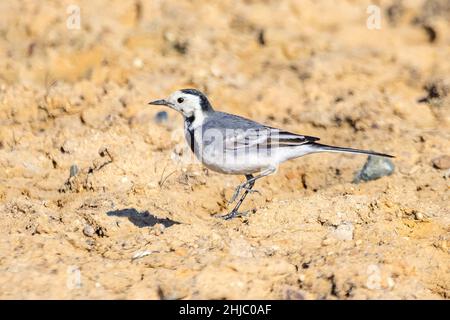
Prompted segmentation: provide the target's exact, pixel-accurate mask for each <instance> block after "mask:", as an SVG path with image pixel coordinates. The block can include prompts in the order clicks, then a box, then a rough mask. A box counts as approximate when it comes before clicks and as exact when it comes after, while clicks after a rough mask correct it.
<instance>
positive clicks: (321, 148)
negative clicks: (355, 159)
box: [309, 142, 394, 158]
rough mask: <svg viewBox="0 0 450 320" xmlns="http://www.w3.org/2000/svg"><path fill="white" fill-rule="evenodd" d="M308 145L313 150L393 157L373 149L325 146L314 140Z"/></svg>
mask: <svg viewBox="0 0 450 320" xmlns="http://www.w3.org/2000/svg"><path fill="white" fill-rule="evenodd" d="M309 145H310V146H311V147H312V148H313V150H315V151H314V152H346V153H359V154H370V155H374V156H380V157H388V158H394V156H391V155H389V154H385V153H380V152H374V151H369V150H359V149H352V148H342V147H334V146H327V145H326V144H321V143H316V142H313V143H310V144H309Z"/></svg>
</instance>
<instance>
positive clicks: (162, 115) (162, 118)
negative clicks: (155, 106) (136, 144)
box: [155, 111, 169, 123]
mask: <svg viewBox="0 0 450 320" xmlns="http://www.w3.org/2000/svg"><path fill="white" fill-rule="evenodd" d="M167 120H169V115H168V114H167V112H166V111H159V112H158V113H157V114H156V115H155V122H156V123H165V122H167Z"/></svg>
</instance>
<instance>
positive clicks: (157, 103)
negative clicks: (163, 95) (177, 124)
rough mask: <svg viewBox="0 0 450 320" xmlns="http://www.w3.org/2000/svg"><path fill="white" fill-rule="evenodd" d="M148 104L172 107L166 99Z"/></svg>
mask: <svg viewBox="0 0 450 320" xmlns="http://www.w3.org/2000/svg"><path fill="white" fill-rule="evenodd" d="M148 104H153V105H155V106H170V103H169V102H168V101H167V100H164V99H161V100H155V101H152V102H149V103H148Z"/></svg>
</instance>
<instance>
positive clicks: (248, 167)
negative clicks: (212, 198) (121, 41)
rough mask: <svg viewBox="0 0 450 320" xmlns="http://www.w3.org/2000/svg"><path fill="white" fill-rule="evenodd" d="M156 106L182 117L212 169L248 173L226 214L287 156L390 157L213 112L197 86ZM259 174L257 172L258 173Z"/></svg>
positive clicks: (190, 137) (229, 216)
mask: <svg viewBox="0 0 450 320" xmlns="http://www.w3.org/2000/svg"><path fill="white" fill-rule="evenodd" d="M149 104H152V105H164V106H168V107H170V108H172V109H174V110H176V111H178V112H180V113H181V114H182V115H183V117H184V131H185V136H186V140H187V142H188V144H189V146H190V148H191V150H192V151H193V152H194V154H195V155H196V157H197V158H198V159H199V160H200V161H201V162H202V163H203V164H204V165H205V166H206V167H207V168H209V169H211V170H213V171H217V172H220V173H225V174H242V175H245V177H246V179H247V180H246V181H245V182H244V183H242V184H240V185H239V186H237V188H236V190H235V192H234V194H233V196H232V198H231V200H230V203H233V202H234V201H235V200H236V198H237V196H238V195H239V194H240V193H241V190H245V191H244V193H243V194H242V196H241V198H240V199H239V201H238V202H237V204H236V206H235V207H234V209H233V210H232V211H231V212H230V213H228V214H227V215H224V216H222V217H223V218H225V219H232V218H234V217H235V216H237V215H238V214H239V213H238V210H239V207H240V206H241V204H242V202H243V201H244V199H245V197H246V196H247V194H248V193H249V192H251V191H252V188H253V186H254V184H255V181H256V180H257V179H259V178H262V177H265V176H268V175H270V174H272V173H273V172H275V170H276V168H277V166H278V165H279V164H280V163H282V162H284V161H287V160H290V159H294V158H298V157H301V156H304V155H306V154H310V153H317V152H346V153H359V154H369V155H376V156H382V157H392V156H390V155H388V154H383V153H378V152H373V151H367V150H358V149H351V148H341V147H334V146H328V145H323V144H320V143H317V142H316V141H317V140H319V138H316V137H310V136H304V135H299V134H295V133H291V132H288V131H284V130H281V129H276V128H273V127H269V126H266V125H263V124H260V123H257V122H255V121H252V120H249V119H246V118H243V117H240V116H236V115H233V114H229V113H225V112H218V111H215V110H214V109H213V108H212V106H211V104H210V103H209V101H208V99H207V98H206V96H205V95H204V94H203V93H201V92H200V91H198V90H196V89H183V90H179V91H176V92H174V93H173V94H171V95H170V96H169V98H167V99H163V100H156V101H152V102H150V103H149ZM255 173H259V174H258V175H255V176H254V174H255Z"/></svg>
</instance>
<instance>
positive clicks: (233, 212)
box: [223, 174, 255, 220]
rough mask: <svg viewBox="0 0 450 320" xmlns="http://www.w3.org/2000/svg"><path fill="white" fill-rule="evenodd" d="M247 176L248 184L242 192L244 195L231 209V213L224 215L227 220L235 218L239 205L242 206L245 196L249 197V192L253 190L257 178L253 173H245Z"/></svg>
mask: <svg viewBox="0 0 450 320" xmlns="http://www.w3.org/2000/svg"><path fill="white" fill-rule="evenodd" d="M245 178H247V183H248V185H247V187H246V188H245V191H244V193H243V194H242V197H241V198H240V199H239V201H238V202H237V204H236V206H235V207H234V209H233V210H231V212H230V213H229V214H227V215H225V216H223V218H224V219H225V220H229V219H233V218H234V217H236V215H237V214H238V210H239V207H240V206H241V204H242V202H244V200H245V197H247V195H248V194H249V192H250V191H251V190H252V188H253V186H254V185H255V179H254V177H253V176H252V175H251V174H247V175H245Z"/></svg>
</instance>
